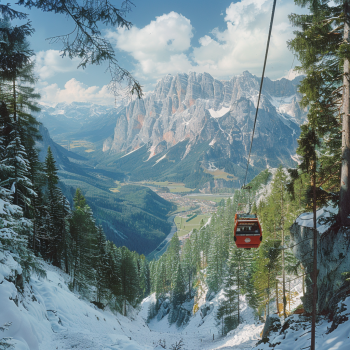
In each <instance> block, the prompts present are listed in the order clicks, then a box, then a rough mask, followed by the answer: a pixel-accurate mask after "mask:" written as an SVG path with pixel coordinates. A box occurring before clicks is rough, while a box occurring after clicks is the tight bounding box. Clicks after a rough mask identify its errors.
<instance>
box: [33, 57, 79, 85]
mask: <svg viewBox="0 0 350 350" xmlns="http://www.w3.org/2000/svg"><path fill="white" fill-rule="evenodd" d="M35 60H36V64H35V70H36V73H37V75H38V76H39V78H40V79H42V80H45V79H49V78H52V77H53V76H55V75H56V74H59V73H67V72H73V71H76V69H77V66H78V65H79V62H80V60H79V58H73V59H70V58H69V57H64V58H62V57H61V56H60V51H58V50H47V51H40V52H38V53H37V54H36V56H35Z"/></svg>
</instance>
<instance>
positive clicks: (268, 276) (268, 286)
mask: <svg viewBox="0 0 350 350" xmlns="http://www.w3.org/2000/svg"><path fill="white" fill-rule="evenodd" d="M267 316H270V271H269V273H268V275H267Z"/></svg>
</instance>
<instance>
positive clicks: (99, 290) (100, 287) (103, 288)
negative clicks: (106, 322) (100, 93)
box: [95, 226, 108, 302]
mask: <svg viewBox="0 0 350 350" xmlns="http://www.w3.org/2000/svg"><path fill="white" fill-rule="evenodd" d="M96 243H97V249H98V255H97V261H96V266H95V269H96V301H97V302H101V301H102V300H103V299H105V298H106V295H107V285H108V283H107V275H106V272H107V264H108V256H107V249H106V236H105V234H104V232H103V229H102V226H99V227H98V229H97V242H96Z"/></svg>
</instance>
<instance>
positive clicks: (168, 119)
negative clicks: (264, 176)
mask: <svg viewBox="0 0 350 350" xmlns="http://www.w3.org/2000/svg"><path fill="white" fill-rule="evenodd" d="M299 81H300V78H299V79H298V78H297V79H295V80H293V81H289V80H286V79H282V80H279V81H271V80H270V79H268V78H266V80H264V88H263V96H262V99H261V101H260V108H259V114H258V121H257V126H256V131H255V139H254V145H253V155H252V165H253V166H257V167H258V168H261V169H263V168H265V167H266V165H270V166H278V165H279V164H280V163H283V164H287V165H291V164H292V163H293V161H292V159H291V156H293V155H294V154H295V149H296V147H297V142H296V140H297V137H298V136H299V124H300V123H301V122H302V121H303V119H304V117H305V112H303V111H302V110H300V108H299V105H298V103H297V84H298V82H299ZM259 85H260V79H259V78H257V77H256V76H254V75H252V74H250V73H249V72H244V73H243V74H242V75H240V76H236V77H233V78H232V79H231V80H229V81H220V80H216V79H214V78H213V77H212V76H211V75H209V74H207V73H204V74H196V73H190V74H188V75H187V74H177V75H175V76H170V75H167V76H166V77H164V78H163V79H162V80H161V81H160V82H159V83H158V84H157V86H156V88H155V90H154V92H152V93H150V94H148V95H147V96H146V97H145V98H144V99H142V100H135V101H132V102H131V103H130V104H129V105H127V106H126V107H125V108H123V109H122V110H121V111H120V112H119V113H118V115H117V118H116V127H115V129H114V134H113V135H111V137H109V138H108V139H106V140H105V142H104V145H103V151H104V152H108V153H109V154H110V153H120V152H123V151H125V152H130V151H132V150H136V149H138V148H140V147H141V146H143V145H145V144H147V147H148V148H149V159H150V158H152V157H153V156H155V155H156V154H158V153H161V152H164V151H165V150H168V149H170V148H171V147H173V146H174V145H176V144H177V143H179V142H181V141H184V140H187V141H188V144H187V149H186V152H185V154H184V155H183V158H185V157H186V156H187V155H188V154H189V153H190V152H191V150H192V149H193V148H194V146H195V145H196V144H199V143H203V142H207V143H208V149H207V150H206V151H205V153H204V154H203V157H202V165H203V166H204V167H205V168H207V169H208V168H216V167H217V168H221V169H222V168H223V167H222V165H221V163H220V159H221V161H222V159H226V160H229V161H230V162H232V163H233V164H236V165H238V166H241V167H242V169H243V168H245V166H246V159H247V154H248V152H249V145H250V141H251V133H252V130H253V124H254V117H255V109H256V103H257V98H258V91H259Z"/></svg>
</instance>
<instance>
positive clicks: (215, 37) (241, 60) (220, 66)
mask: <svg viewBox="0 0 350 350" xmlns="http://www.w3.org/2000/svg"><path fill="white" fill-rule="evenodd" d="M271 10H272V4H271V2H270V1H268V0H242V1H240V2H237V3H231V5H230V6H229V7H228V8H227V9H226V16H225V21H226V26H227V27H226V29H225V30H224V31H222V32H221V31H219V30H218V29H214V30H213V31H212V33H211V34H212V40H211V41H209V40H208V39H207V38H206V37H207V36H204V37H202V38H201V39H200V40H199V43H200V46H199V47H195V48H194V49H193V56H192V58H193V60H194V62H195V63H197V64H198V66H199V67H198V68H197V70H199V71H207V72H209V73H211V74H213V75H214V76H227V75H233V74H239V73H241V72H242V71H244V70H249V71H250V72H251V73H254V74H256V75H261V72H262V65H263V59H264V56H265V50H266V42H267V35H268V29H269V24H270V18H271ZM298 10H299V8H297V7H296V6H295V5H294V4H293V3H292V2H291V1H287V0H283V1H281V2H280V3H279V4H278V7H277V9H276V12H275V18H274V24H273V29H272V37H271V42H270V48H269V56H268V64H267V74H266V75H267V76H269V77H270V78H278V77H281V76H283V75H284V74H285V73H286V72H287V71H288V70H289V69H290V66H291V64H292V61H293V56H292V54H291V52H290V51H289V50H288V48H287V43H286V42H287V40H289V39H291V38H293V34H292V32H293V28H292V26H291V25H290V23H289V20H288V15H289V14H290V13H292V12H296V11H298ZM299 11H300V10H299Z"/></svg>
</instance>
